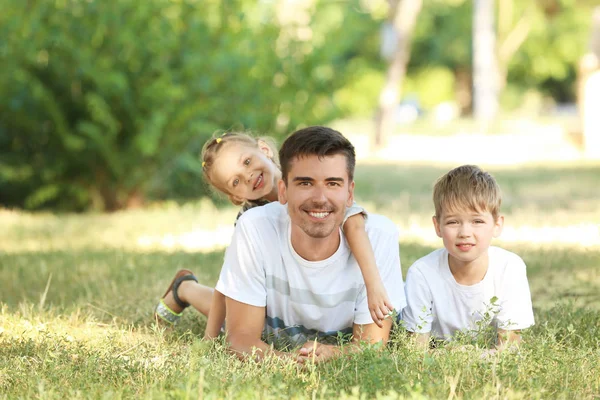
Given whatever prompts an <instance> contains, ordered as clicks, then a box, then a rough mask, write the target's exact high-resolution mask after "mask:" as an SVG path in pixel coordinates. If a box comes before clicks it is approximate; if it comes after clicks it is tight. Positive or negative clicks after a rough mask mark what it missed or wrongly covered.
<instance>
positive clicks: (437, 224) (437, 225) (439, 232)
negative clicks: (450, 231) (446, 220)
mask: <svg viewBox="0 0 600 400" xmlns="http://www.w3.org/2000/svg"><path fill="white" fill-rule="evenodd" d="M431 220H432V221H433V226H434V227H435V234H436V235H438V237H442V230H441V229H440V221H438V219H437V217H436V216H435V215H434V216H433V217H431Z"/></svg>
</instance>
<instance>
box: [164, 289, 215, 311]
mask: <svg viewBox="0 0 600 400" xmlns="http://www.w3.org/2000/svg"><path fill="white" fill-rule="evenodd" d="M213 292H214V289H213V288H210V287H208V286H204V285H201V284H200V283H196V282H194V281H184V282H181V284H180V285H179V289H178V290H177V295H178V296H179V298H180V299H181V300H182V301H184V302H186V303H190V305H191V306H192V307H194V308H195V309H196V310H198V311H199V312H201V313H202V314H204V315H206V316H207V317H208V315H209V312H210V308H211V303H212V297H213ZM163 301H164V302H165V304H166V305H167V307H169V308H170V309H171V310H173V311H174V312H176V313H180V312H181V311H183V309H182V308H181V307H180V306H179V305H178V304H177V303H176V302H175V299H174V298H173V291H170V292H169V293H167V295H166V296H165V298H164V299H163Z"/></svg>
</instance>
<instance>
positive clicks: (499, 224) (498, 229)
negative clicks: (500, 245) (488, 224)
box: [493, 215, 504, 238]
mask: <svg viewBox="0 0 600 400" xmlns="http://www.w3.org/2000/svg"><path fill="white" fill-rule="evenodd" d="M503 228H504V215H499V216H498V218H497V219H496V222H495V223H494V232H493V235H494V237H495V238H497V237H498V236H500V234H501V233H502V229H503Z"/></svg>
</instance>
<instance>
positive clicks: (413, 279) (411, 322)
mask: <svg viewBox="0 0 600 400" xmlns="http://www.w3.org/2000/svg"><path fill="white" fill-rule="evenodd" d="M417 266H418V264H416V263H415V264H413V265H412V266H411V267H410V268H409V269H408V273H407V274H406V301H407V302H408V305H407V306H406V308H405V309H404V311H403V313H402V319H403V320H404V326H405V327H406V329H407V330H408V331H410V332H416V333H428V332H431V325H432V323H433V309H432V307H433V297H432V295H431V289H430V288H429V285H428V284H427V280H426V279H425V276H424V275H423V273H422V272H421V271H420V270H419V269H418V268H417Z"/></svg>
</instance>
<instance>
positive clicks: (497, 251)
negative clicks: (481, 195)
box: [403, 246, 534, 339]
mask: <svg viewBox="0 0 600 400" xmlns="http://www.w3.org/2000/svg"><path fill="white" fill-rule="evenodd" d="M488 257H489V265H488V270H487V273H486V275H485V277H484V278H483V280H482V281H481V282H479V283H476V284H475V285H470V286H465V285H461V284H459V283H457V282H456V280H455V279H454V276H453V275H452V273H451V272H450V267H449V265H448V251H447V250H446V249H445V248H443V249H439V250H435V251H433V252H432V253H430V254H428V255H427V256H425V257H423V258H421V259H419V260H417V261H416V262H415V263H414V264H413V265H412V266H411V267H410V268H409V269H408V273H407V275H406V288H405V290H406V297H407V302H408V305H407V307H406V308H405V309H404V311H403V318H404V321H405V322H404V323H405V326H406V329H407V330H409V331H411V332H418V333H427V332H431V334H432V336H434V337H436V338H440V339H447V338H449V337H450V336H452V335H453V334H454V333H455V332H456V331H458V330H476V329H477V324H476V322H477V321H488V322H489V323H493V324H495V326H496V327H497V328H500V329H504V330H517V329H524V328H528V327H530V326H532V325H533V324H534V318H533V309H532V305H531V294H530V291H529V283H528V281H527V275H526V270H525V269H526V268H525V263H524V262H523V260H522V259H521V257H519V256H518V255H516V254H514V253H511V252H509V251H507V250H504V249H501V248H499V247H493V246H492V247H490V248H489V250H488ZM494 297H495V298H497V300H496V301H495V302H494V301H493V299H494ZM492 303H493V304H492ZM486 312H491V314H488V315H489V316H488V317H486V315H485V314H486Z"/></svg>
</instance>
